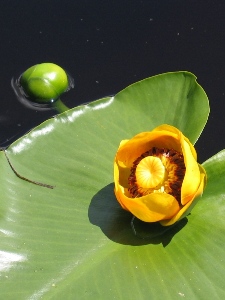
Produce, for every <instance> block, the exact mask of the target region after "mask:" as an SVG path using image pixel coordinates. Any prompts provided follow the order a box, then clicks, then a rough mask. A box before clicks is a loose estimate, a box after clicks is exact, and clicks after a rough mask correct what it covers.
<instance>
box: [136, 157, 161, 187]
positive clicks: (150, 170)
mask: <svg viewBox="0 0 225 300" xmlns="http://www.w3.org/2000/svg"><path fill="white" fill-rule="evenodd" d="M164 176H165V167H164V165H163V164H162V162H161V160H160V158H158V157H155V156H147V157H145V158H143V159H142V160H141V161H140V163H139V164H138V166H137V168H136V180H137V184H138V186H139V187H142V188H146V189H151V188H155V187H157V186H158V185H159V184H161V183H162V182H163V180H164Z"/></svg>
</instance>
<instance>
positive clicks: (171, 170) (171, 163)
mask: <svg viewBox="0 0 225 300" xmlns="http://www.w3.org/2000/svg"><path fill="white" fill-rule="evenodd" d="M148 156H153V157H158V158H159V159H160V160H161V162H162V164H163V165H164V167H165V173H166V175H165V177H164V180H163V181H162V183H160V184H159V185H158V186H156V187H152V186H150V187H149V188H147V187H146V186H145V187H142V186H140V182H139V184H138V182H137V176H136V175H137V174H136V170H137V167H138V165H139V163H140V162H141V161H142V160H143V159H144V158H146V157H148ZM185 171H186V167H185V164H184V157H183V154H182V153H180V152H178V151H176V150H174V149H167V148H157V147H153V148H151V149H150V150H148V151H146V152H145V153H143V154H142V155H141V156H139V157H138V158H137V159H136V160H135V161H134V162H133V166H132V168H131V173H130V176H129V178H128V184H129V189H128V191H129V192H130V194H131V196H132V197H133V198H136V197H141V196H144V195H148V194H150V193H154V192H162V193H167V194H170V195H172V196H174V197H175V198H176V199H177V201H178V202H179V204H180V205H181V187H182V183H183V179H184V175H185Z"/></svg>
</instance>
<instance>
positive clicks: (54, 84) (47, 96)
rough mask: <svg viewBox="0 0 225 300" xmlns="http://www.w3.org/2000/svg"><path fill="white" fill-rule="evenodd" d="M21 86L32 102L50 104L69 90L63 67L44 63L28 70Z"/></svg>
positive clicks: (21, 81) (21, 79)
mask: <svg viewBox="0 0 225 300" xmlns="http://www.w3.org/2000/svg"><path fill="white" fill-rule="evenodd" d="M20 85H21V87H22V88H23V91H24V93H25V94H26V95H27V96H28V97H29V98H30V100H31V101H35V102H39V103H49V102H54V101H55V100H57V99H58V98H59V97H60V95H61V94H62V93H64V92H65V91H66V90H67V89H68V88H69V80H68V76H67V74H66V72H65V71H64V70H63V69H62V68H61V67H59V66H57V65H55V64H52V63H42V64H38V65H35V66H33V67H30V68H29V69H27V70H26V71H25V72H24V73H23V74H22V76H21V78H20Z"/></svg>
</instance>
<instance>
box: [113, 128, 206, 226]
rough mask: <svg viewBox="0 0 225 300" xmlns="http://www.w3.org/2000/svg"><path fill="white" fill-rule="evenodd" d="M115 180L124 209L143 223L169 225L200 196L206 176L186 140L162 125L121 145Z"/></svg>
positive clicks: (117, 193) (115, 168) (175, 129)
mask: <svg viewBox="0 0 225 300" xmlns="http://www.w3.org/2000/svg"><path fill="white" fill-rule="evenodd" d="M114 179H115V195H116V198H117V200H118V201H119V203H120V204H121V206H122V207H123V208H124V209H126V210H128V211H130V212H131V213H132V214H133V215H134V216H136V217H137V218H139V219H141V220H142V221H145V222H157V221H160V222H161V224H162V225H172V224H174V223H175V222H176V221H178V220H179V219H181V218H182V217H183V216H185V214H186V213H187V212H188V209H190V206H191V205H193V204H194V202H195V200H196V199H197V197H198V196H199V195H201V194H202V192H203V189H204V187H205V184H206V173H205V170H204V169H203V168H202V167H201V165H199V164H198V163H197V155H196V151H195V149H194V147H193V145H192V144H191V143H190V141H189V140H188V138H186V137H185V136H184V135H183V134H182V133H181V131H179V130H178V129H177V128H175V127H173V126H169V125H162V126H159V127H157V128H155V129H154V130H153V131H151V132H143V133H140V134H138V135H136V136H134V137H133V138H132V139H130V140H125V141H122V142H121V144H120V147H119V149H118V151H117V154H116V157H115V163H114Z"/></svg>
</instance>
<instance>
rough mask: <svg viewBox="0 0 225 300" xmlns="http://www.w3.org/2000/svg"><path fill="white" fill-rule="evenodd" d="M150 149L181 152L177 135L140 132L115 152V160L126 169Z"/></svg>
mask: <svg viewBox="0 0 225 300" xmlns="http://www.w3.org/2000/svg"><path fill="white" fill-rule="evenodd" d="M152 147H158V148H169V149H174V150H176V151H179V152H181V146H180V141H179V137H178V135H177V134H174V133H172V132H168V131H163V130H162V131H155V130H153V131H151V132H142V133H140V134H138V135H136V136H134V137H133V138H132V139H130V140H129V141H128V142H126V143H124V144H123V145H122V146H121V147H120V148H119V150H118V151H117V154H116V158H117V160H118V161H122V162H123V163H124V165H126V167H128V168H131V167H132V165H133V162H134V161H135V160H136V159H137V158H138V157H139V156H140V155H141V154H143V153H144V152H146V151H148V150H150V149H151V148H152Z"/></svg>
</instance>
